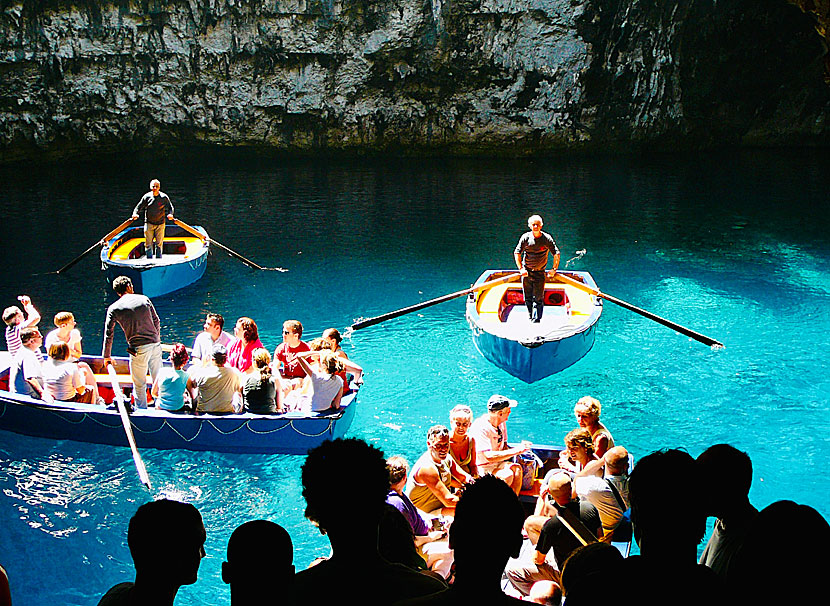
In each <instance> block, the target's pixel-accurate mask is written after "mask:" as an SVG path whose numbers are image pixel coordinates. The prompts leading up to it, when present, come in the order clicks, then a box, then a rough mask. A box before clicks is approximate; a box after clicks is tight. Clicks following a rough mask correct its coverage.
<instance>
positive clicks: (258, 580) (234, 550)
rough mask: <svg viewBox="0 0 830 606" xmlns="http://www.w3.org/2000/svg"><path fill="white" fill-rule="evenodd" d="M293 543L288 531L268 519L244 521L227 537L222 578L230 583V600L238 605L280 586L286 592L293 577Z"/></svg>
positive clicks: (282, 591) (281, 591)
mask: <svg viewBox="0 0 830 606" xmlns="http://www.w3.org/2000/svg"><path fill="white" fill-rule="evenodd" d="M293 560H294V545H293V544H292V543H291V537H290V536H289V534H288V532H286V530H285V529H284V528H283V527H282V526H280V525H279V524H275V523H274V522H269V521H268V520H251V521H250V522H245V523H244V524H242V525H241V526H239V527H237V528H236V530H234V531H233V534H231V538H230V539H229V540H228V555H227V561H225V562H223V563H222V580H223V581H224V582H225V583H228V584H229V585H230V586H231V602H232V603H233V604H234V606H238V604H239V603H241V601H243V600H244V601H245V602H246V603H247V602H248V599H249V598H253V597H257V598H260V599H261V597H262V596H263V595H267V592H269V591H273V590H274V588H275V587H279V590H280V593H284V592H285V591H286V589H287V588H288V586H290V585H292V584H293V580H294V564H293Z"/></svg>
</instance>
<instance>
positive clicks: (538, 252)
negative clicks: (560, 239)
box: [513, 215, 559, 323]
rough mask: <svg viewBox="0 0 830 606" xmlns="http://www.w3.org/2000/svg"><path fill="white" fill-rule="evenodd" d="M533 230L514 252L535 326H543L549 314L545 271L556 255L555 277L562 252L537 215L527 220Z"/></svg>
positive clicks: (529, 311)
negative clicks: (540, 324) (549, 254)
mask: <svg viewBox="0 0 830 606" xmlns="http://www.w3.org/2000/svg"><path fill="white" fill-rule="evenodd" d="M527 226H528V227H529V228H530V231H529V232H526V233H524V234H523V235H522V237H521V238H519V243H518V244H517V245H516V249H515V250H514V251H513V256H514V258H515V259H516V267H518V268H519V272H520V273H521V274H522V290H523V291H524V295H525V305H527V312H528V314H529V315H530V321H531V322H536V323H538V322H541V321H542V312H543V311H544V310H545V268H546V267H547V264H548V252H552V253H553V273H556V270H557V269H558V268H559V248H557V246H556V242H554V241H553V238H551V236H550V234H547V233H545V232H543V231H542V217H540V216H539V215H533V216H532V217H530V218H529V219H528V220H527Z"/></svg>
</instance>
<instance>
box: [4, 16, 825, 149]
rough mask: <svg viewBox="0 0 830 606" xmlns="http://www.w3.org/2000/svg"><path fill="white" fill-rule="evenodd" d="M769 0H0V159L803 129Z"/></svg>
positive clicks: (748, 135)
mask: <svg viewBox="0 0 830 606" xmlns="http://www.w3.org/2000/svg"><path fill="white" fill-rule="evenodd" d="M821 40H822V39H821V36H819V35H818V34H817V32H816V31H815V28H814V22H813V21H812V19H811V17H810V16H808V15H805V14H804V13H802V12H801V11H800V10H798V9H797V8H796V7H794V6H792V5H790V4H788V3H787V2H786V1H785V0H651V1H645V0H270V1H266V0H249V1H241V0H166V1H163V0H137V1H129V0H119V1H110V2H106V1H101V2H98V1H95V0H86V1H74V2H64V1H59V0H17V1H16V2H15V1H0V70H2V81H0V159H5V160H9V159H14V158H21V157H26V156H42V155H44V154H45V153H46V154H56V155H60V154H65V153H71V152H73V151H78V150H96V149H97V150H106V151H110V150H123V149H135V148H145V147H152V146H159V145H173V146H175V145H191V144H194V143H206V144H217V145H223V146H249V147H262V148H268V149H276V150H287V151H309V152H315V151H320V150H353V151H376V150H393V151H395V150H398V151H400V150H406V151H410V152H411V151H416V152H417V151H423V152H431V151H450V152H458V153H476V152H506V153H524V152H533V151H545V150H555V149H562V148H566V149H567V148H573V147H588V148H591V147H597V148H606V147H608V146H620V147H622V146H630V144H631V142H637V143H643V144H648V145H655V144H656V145H664V146H667V147H671V146H675V145H679V146H707V145H716V144H722V143H729V144H733V143H753V144H755V143H759V144H780V143H822V144H823V141H824V139H825V135H826V134H827V133H828V123H827V118H828V114H830V91H829V90H828V87H827V85H826V84H825V83H824V82H823V80H822V69H823V61H824V55H825V53H826V49H825V48H824V47H823V46H822V42H821Z"/></svg>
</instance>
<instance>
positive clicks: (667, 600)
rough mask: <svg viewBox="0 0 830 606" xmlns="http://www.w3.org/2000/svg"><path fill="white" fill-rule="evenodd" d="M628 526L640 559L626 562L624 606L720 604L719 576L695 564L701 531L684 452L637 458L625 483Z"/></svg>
mask: <svg viewBox="0 0 830 606" xmlns="http://www.w3.org/2000/svg"><path fill="white" fill-rule="evenodd" d="M628 489H629V499H630V504H631V522H632V524H633V527H634V539H635V540H636V541H637V544H638V545H639V546H640V555H639V556H631V557H629V558H628V559H627V560H626V561H625V571H626V575H625V578H626V581H627V584H628V589H629V590H628V591H627V592H626V593H627V594H628V597H627V598H625V599H624V600H623V601H624V602H625V603H638V604H657V603H661V604H673V605H674V604H694V605H695V606H697V605H699V604H707V606H712V605H715V604H722V603H723V602H724V591H723V590H724V587H723V583H722V582H721V580H720V579H719V578H718V576H717V575H716V574H715V573H714V572H712V570H710V569H709V568H707V567H706V566H701V565H699V564H698V563H697V545H698V544H699V543H700V541H701V540H702V539H703V534H704V533H705V531H706V513H705V511H704V508H703V504H702V503H701V499H700V492H701V490H702V489H703V484H702V482H701V478H700V475H699V474H698V466H697V465H696V463H695V460H694V459H693V458H692V457H691V455H689V454H688V453H687V452H683V451H681V450H661V451H658V452H654V453H651V454H650V455H647V456H645V457H643V458H642V459H640V460H639V461H638V462H637V464H636V465H635V467H634V471H632V472H631V477H630V480H629V484H628Z"/></svg>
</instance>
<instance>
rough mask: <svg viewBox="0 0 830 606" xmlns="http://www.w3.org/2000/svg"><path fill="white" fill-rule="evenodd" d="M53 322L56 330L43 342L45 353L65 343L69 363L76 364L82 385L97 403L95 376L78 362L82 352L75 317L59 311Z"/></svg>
mask: <svg viewBox="0 0 830 606" xmlns="http://www.w3.org/2000/svg"><path fill="white" fill-rule="evenodd" d="M54 322H55V326H57V328H56V329H55V330H53V331H51V332H50V333H49V334H47V335H46V338H45V339H44V340H43V345H44V347H46V351H47V352H48V351H49V348H50V347H51V346H52V345H54V344H55V343H61V342H63V343H66V344H67V345H68V346H69V358H68V359H69V361H71V362H77V364H78V370H80V371H81V376H83V378H84V383H86V386H87V388H88V389H89V390H91V391H92V393H93V395H94V399H93V402H98V384H97V383H96V382H95V374H94V373H93V372H92V369H91V368H90V367H89V364H87V363H86V362H81V361H80V359H81V356H82V355H84V351H83V348H82V347H81V331H79V330H78V329H77V328H76V326H77V323H76V322H75V316H74V315H72V312H70V311H60V312H58V313H56V314H55V320H54ZM98 403H99V404H104V401H103V400H101V401H100V402H98Z"/></svg>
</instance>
